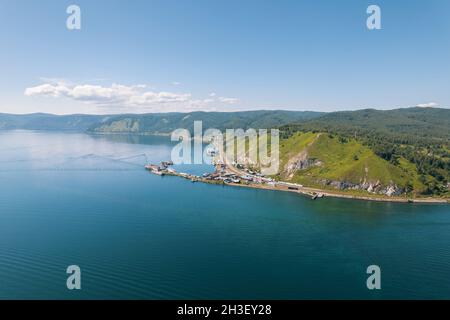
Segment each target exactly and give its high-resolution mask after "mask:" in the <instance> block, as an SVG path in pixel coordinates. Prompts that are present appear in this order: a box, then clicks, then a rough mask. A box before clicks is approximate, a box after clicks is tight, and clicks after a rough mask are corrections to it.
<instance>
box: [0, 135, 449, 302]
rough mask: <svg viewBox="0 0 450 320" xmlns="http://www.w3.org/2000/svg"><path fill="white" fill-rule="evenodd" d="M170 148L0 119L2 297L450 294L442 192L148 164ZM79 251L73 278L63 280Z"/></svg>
mask: <svg viewBox="0 0 450 320" xmlns="http://www.w3.org/2000/svg"><path fill="white" fill-rule="evenodd" d="M171 148H172V145H171V144H170V141H169V139H168V138H167V137H129V136H110V137H106V136H102V137H93V136H89V135H85V134H73V133H49V132H30V131H4V132H0V298H1V299H12V298H20V299H35V298H39V299H49V298H52V299H53V298H56V299H80V298H86V299H105V298H112V299H115V298H125V299H136V298H137V299H197V298H204V299H228V298H229V299H233V298H234V299H236V298H237V299H241V298H242V299H262V298H273V299H302V298H337V299H347V298H364V299H366V298H367V299H380V298H389V299H390V298H413V299H414V298H447V299H449V298H450V206H449V205H418V204H394V203H375V202H364V201H355V200H343V199H331V198H326V199H322V200H320V201H311V200H310V199H309V198H306V197H303V196H300V195H296V194H292V193H284V192H274V191H264V190H253V189H245V188H242V189H241V188H233V187H223V186H213V185H205V184H201V183H196V184H193V183H191V182H190V181H187V180H183V179H180V178H176V177H158V176H155V175H151V174H149V173H148V172H146V171H145V170H143V165H144V164H145V163H146V162H158V161H161V160H167V159H169V157H170V152H171ZM210 169H211V168H210V166H208V165H204V166H196V167H194V168H190V167H189V166H185V167H183V168H179V170H183V171H190V172H195V173H202V172H204V171H207V170H210ZM73 264H75V265H79V266H80V268H81V270H82V290H80V291H69V290H68V289H67V288H66V279H67V274H66V268H67V266H69V265H73ZM372 264H376V265H379V266H380V267H381V271H382V279H381V285H382V289H381V290H378V291H369V290H368V289H367V287H366V279H367V276H368V275H367V274H366V268H367V266H369V265H372Z"/></svg>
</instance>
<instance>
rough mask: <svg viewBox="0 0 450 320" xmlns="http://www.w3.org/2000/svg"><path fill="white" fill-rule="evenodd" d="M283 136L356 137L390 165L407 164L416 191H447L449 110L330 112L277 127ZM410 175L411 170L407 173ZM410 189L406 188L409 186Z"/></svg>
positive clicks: (438, 192) (354, 138) (432, 192)
mask: <svg viewBox="0 0 450 320" xmlns="http://www.w3.org/2000/svg"><path fill="white" fill-rule="evenodd" d="M281 130H282V135H283V137H284V138H288V137H291V136H292V135H293V134H294V133H295V132H299V131H300V132H325V133H327V134H329V135H330V136H336V137H337V138H338V139H339V140H340V141H341V142H343V143H345V142H348V141H350V140H357V141H359V142H361V143H362V144H363V145H365V146H367V147H368V148H370V149H371V150H372V151H373V152H374V153H375V154H376V155H377V156H379V157H380V158H382V159H384V160H386V161H388V162H389V163H390V164H391V165H393V166H396V167H402V166H403V167H408V168H409V169H410V170H411V165H408V163H409V164H412V167H413V168H414V169H415V171H417V175H418V176H417V179H418V180H419V182H420V184H422V185H424V188H423V190H422V191H421V193H422V194H445V193H448V183H449V181H450V110H448V109H437V108H408V109H397V110H389V111H379V110H372V109H370V110H360V111H351V112H334V113H329V114H326V115H324V116H321V117H319V118H317V119H313V120H310V121H304V122H301V123H296V124H290V125H286V126H283V127H282V128H281ZM412 174H413V173H412ZM409 187H411V186H409Z"/></svg>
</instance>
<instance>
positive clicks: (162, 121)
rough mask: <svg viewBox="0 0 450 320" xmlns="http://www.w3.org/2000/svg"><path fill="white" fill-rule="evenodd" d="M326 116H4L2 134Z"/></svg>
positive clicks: (233, 124)
mask: <svg viewBox="0 0 450 320" xmlns="http://www.w3.org/2000/svg"><path fill="white" fill-rule="evenodd" d="M321 115H323V113H320V112H311V111H281V110H277V111H244V112H190V113H177V112H173V113H152V114H123V115H64V116H57V115H52V114H45V113H35V114H27V115H12V114H0V130H2V129H3V130H12V129H26V130H59V131H62V130H63V131H66V130H70V131H82V132H84V131H87V132H90V133H99V134H115V133H124V134H169V133H171V132H172V131H173V130H175V129H178V128H184V129H189V130H192V129H193V125H194V121H198V120H201V121H202V122H203V128H204V129H207V128H216V129H219V130H225V129H232V128H242V129H248V128H277V127H279V126H282V125H285V124H288V123H291V122H298V121H305V120H310V119H314V118H317V117H319V116H321Z"/></svg>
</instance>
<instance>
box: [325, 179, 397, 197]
mask: <svg viewBox="0 0 450 320" xmlns="http://www.w3.org/2000/svg"><path fill="white" fill-rule="evenodd" d="M319 182H320V183H321V184H323V185H325V186H331V187H333V188H335V189H338V190H364V191H367V192H369V193H373V194H382V195H386V196H388V197H391V196H399V195H401V194H403V193H404V192H405V190H404V189H402V188H400V187H398V186H397V185H395V184H389V185H387V186H383V185H382V184H381V183H380V181H376V182H368V181H366V180H364V182H362V183H351V182H347V181H335V180H327V179H324V180H321V181H319Z"/></svg>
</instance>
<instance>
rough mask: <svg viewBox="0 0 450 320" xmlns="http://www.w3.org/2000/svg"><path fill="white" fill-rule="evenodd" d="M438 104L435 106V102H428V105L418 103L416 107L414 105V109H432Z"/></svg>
mask: <svg viewBox="0 0 450 320" xmlns="http://www.w3.org/2000/svg"><path fill="white" fill-rule="evenodd" d="M438 105H439V104H437V103H436V102H428V103H419V104H418V105H416V107H420V108H433V107H437V106H438Z"/></svg>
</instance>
